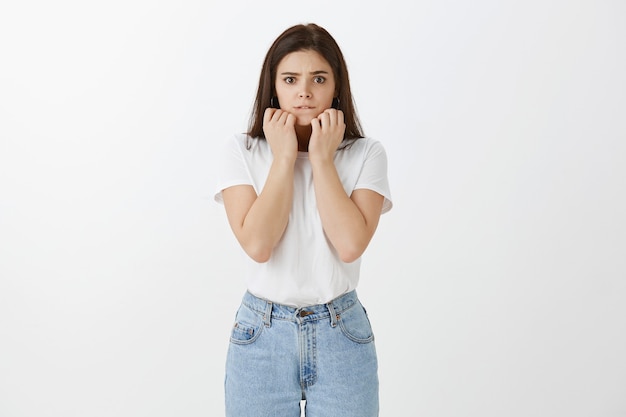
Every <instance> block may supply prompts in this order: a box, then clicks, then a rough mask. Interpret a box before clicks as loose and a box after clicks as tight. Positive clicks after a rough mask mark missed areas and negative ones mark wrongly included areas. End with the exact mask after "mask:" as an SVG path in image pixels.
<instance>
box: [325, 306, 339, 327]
mask: <svg viewBox="0 0 626 417" xmlns="http://www.w3.org/2000/svg"><path fill="white" fill-rule="evenodd" d="M326 308H328V312H329V313H330V327H337V319H338V318H339V315H338V314H337V313H335V308H334V307H333V302H332V301H331V302H330V303H328V304H326Z"/></svg>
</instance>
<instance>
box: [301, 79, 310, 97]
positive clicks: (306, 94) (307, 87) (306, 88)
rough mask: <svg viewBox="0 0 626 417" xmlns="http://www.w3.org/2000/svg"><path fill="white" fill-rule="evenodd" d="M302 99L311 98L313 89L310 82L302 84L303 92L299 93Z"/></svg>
mask: <svg viewBox="0 0 626 417" xmlns="http://www.w3.org/2000/svg"><path fill="white" fill-rule="evenodd" d="M298 97H300V98H311V87H310V85H309V83H308V82H304V83H302V90H300V92H299V93H298Z"/></svg>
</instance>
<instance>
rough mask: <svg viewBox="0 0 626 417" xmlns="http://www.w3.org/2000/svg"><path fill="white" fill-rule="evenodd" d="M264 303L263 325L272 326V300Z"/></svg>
mask: <svg viewBox="0 0 626 417" xmlns="http://www.w3.org/2000/svg"><path fill="white" fill-rule="evenodd" d="M266 303H267V304H266V305H265V314H264V315H263V323H264V324H265V327H271V326H272V302H271V301H266Z"/></svg>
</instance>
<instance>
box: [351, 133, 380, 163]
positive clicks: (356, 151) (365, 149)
mask: <svg viewBox="0 0 626 417" xmlns="http://www.w3.org/2000/svg"><path fill="white" fill-rule="evenodd" d="M342 152H346V153H347V154H348V155H350V156H354V157H356V156H357V155H359V156H361V157H362V158H365V159H366V158H369V157H372V156H375V155H385V147H384V146H383V144H382V143H381V142H380V141H379V140H378V139H374V138H371V137H364V138H361V139H355V140H353V141H351V142H348V143H347V145H346V147H345V148H344V149H343V150H342Z"/></svg>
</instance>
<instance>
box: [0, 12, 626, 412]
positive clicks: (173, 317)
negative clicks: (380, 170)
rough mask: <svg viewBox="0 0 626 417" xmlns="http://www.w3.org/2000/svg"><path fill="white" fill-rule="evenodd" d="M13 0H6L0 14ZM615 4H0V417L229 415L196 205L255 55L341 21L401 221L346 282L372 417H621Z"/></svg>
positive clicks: (225, 236) (623, 57)
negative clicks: (373, 382)
mask: <svg viewBox="0 0 626 417" xmlns="http://www.w3.org/2000/svg"><path fill="white" fill-rule="evenodd" d="M6 3H8V2H6ZM625 17H626V3H624V2H621V1H617V0H615V1H608V0H595V1H594V0H589V1H583V0H574V1H536V0H531V1H508V2H500V1H495V0H494V1H487V0H479V1H474V2H465V1H458V0H457V1H445V2H442V1H434V0H432V1H428V0H425V1H417V2H405V1H384V2H377V3H374V4H373V3H367V2H362V1H357V0H354V1H337V2H334V1H325V0H320V1H318V2H286V1H273V2H270V1H267V2H262V1H250V2H247V3H243V2H224V3H214V2H206V1H160V2H159V1H141V0H126V1H112V2H101V3H97V4H96V3H93V2H80V1H73V2H72V1H68V0H61V1H58V2H44V1H38V2H37V1H23V2H12V4H3V5H2V6H0V57H1V58H0V59H1V60H2V64H1V65H0V416H2V417H47V416H63V417H70V416H77V417H85V416H89V417H100V416H115V417H126V416H128V417H142V416H150V417H160V416H163V417H166V416H167V417H169V416H174V415H176V416H186V417H192V416H220V415H223V411H222V403H223V391H222V387H223V383H222V382H223V369H224V365H223V364H224V355H225V352H226V348H227V338H228V333H229V328H230V326H231V321H232V318H233V316H234V312H235V309H236V307H237V305H238V302H239V300H240V297H241V295H242V293H243V291H244V288H243V281H242V278H241V274H240V273H241V269H240V256H241V255H240V252H239V250H238V248H237V245H236V242H235V240H234V238H233V237H232V235H231V233H230V230H229V229H228V226H227V223H226V219H225V215H224V213H223V209H222V207H221V206H218V205H216V204H215V203H213V201H212V199H211V197H212V189H211V186H212V181H213V178H214V177H213V175H214V171H213V167H214V165H215V163H216V161H217V158H218V157H219V155H218V154H217V153H216V152H215V150H216V149H218V147H219V145H220V144H221V143H222V142H223V141H225V140H226V139H227V138H228V137H229V136H230V135H231V134H233V133H235V132H240V131H243V130H245V128H246V122H247V117H248V114H249V111H250V108H251V105H252V100H253V96H254V93H255V88H256V82H257V78H258V73H259V70H260V66H261V61H262V58H263V56H264V54H265V52H266V50H267V48H268V47H269V45H270V43H271V42H272V41H273V39H274V38H275V37H276V36H277V35H278V34H279V33H280V32H282V30H284V29H285V28H287V27H288V26H291V25H292V24H295V23H301V22H317V23H319V24H321V25H322V26H325V27H326V28H327V29H329V31H330V32H331V33H332V34H333V35H334V36H335V37H336V39H337V41H338V42H339V44H340V46H341V47H342V48H343V50H344V52H345V55H346V58H347V60H348V65H349V68H350V70H351V78H352V83H353V90H354V93H355V98H356V100H357V105H358V109H359V112H360V115H361V117H362V119H363V122H364V126H365V129H366V133H367V134H369V135H370V136H373V137H375V138H377V139H379V140H381V141H382V142H383V143H384V145H385V146H386V148H387V152H388V156H389V162H390V172H389V174H390V180H391V184H392V192H393V196H394V202H395V207H394V209H393V210H392V211H391V212H390V213H388V214H386V215H384V216H383V218H382V220H381V224H380V227H379V231H378V233H377V235H376V236H375V237H374V240H373V242H372V244H371V246H370V248H369V249H368V251H367V252H366V254H365V257H364V261H363V273H362V280H361V286H360V295H361V298H362V300H363V302H364V304H366V306H367V307H368V311H369V313H370V316H371V319H372V322H373V326H374V330H375V332H376V335H377V348H378V352H379V356H380V377H381V383H382V385H381V401H382V404H381V407H382V408H381V416H432V417H447V416H450V417H452V416H454V417H458V416H464V417H474V416H476V417H491V416H493V417H502V416H507V417H517V416H520V417H521V416H534V417H537V416H539V417H543V416H545V417H553V416H568V417H579V416H580V417H583V416H585V417H587V416H589V417H591V416H593V417H601V416H602V417H605V416H606V417H609V416H610V417H614V416H626V396H625V395H624V393H625V392H626V359H625V358H626V357H625V355H624V352H626V334H625V333H624V330H625V329H626V304H625V303H624V299H625V298H626V256H625V254H626V218H625V217H626V216H625V213H626V200H625V198H624V191H625V190H626V167H625V165H626V122H625V120H626V118H625V114H626V100H625V98H624V97H626V81H625V79H626V78H625V77H624V74H626V25H624V18H625Z"/></svg>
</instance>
